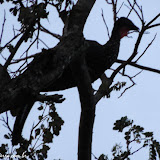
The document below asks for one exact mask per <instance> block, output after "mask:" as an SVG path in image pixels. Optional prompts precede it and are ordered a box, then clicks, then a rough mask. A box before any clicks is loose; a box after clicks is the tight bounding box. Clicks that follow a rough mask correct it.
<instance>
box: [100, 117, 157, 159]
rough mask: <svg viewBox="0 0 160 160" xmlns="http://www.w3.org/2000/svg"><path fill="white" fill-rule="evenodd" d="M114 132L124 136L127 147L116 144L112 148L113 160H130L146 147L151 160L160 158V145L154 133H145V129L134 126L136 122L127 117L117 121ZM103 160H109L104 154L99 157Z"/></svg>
mask: <svg viewBox="0 0 160 160" xmlns="http://www.w3.org/2000/svg"><path fill="white" fill-rule="evenodd" d="M113 130H117V131H118V132H122V133H123V134H124V140H125V144H126V147H124V146H122V145H121V144H115V146H114V147H113V148H112V155H113V159H112V160H125V159H126V160H130V157H131V156H132V155H134V154H135V153H137V152H139V151H140V150H142V149H143V148H146V147H148V148H149V160H158V159H159V158H160V143H159V142H158V141H157V140H155V139H154V136H153V132H145V131H144V128H143V127H141V126H140V125H136V124H134V121H133V120H130V119H128V117H127V116H125V117H122V118H121V119H120V120H117V121H116V122H115V123H114V127H113ZM124 148H125V149H124ZM133 148H134V149H133ZM135 148H136V149H135ZM101 159H102V160H109V159H108V157H107V156H105V155H104V154H102V155H101V156H100V157H99V160H101Z"/></svg>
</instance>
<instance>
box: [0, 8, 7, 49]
mask: <svg viewBox="0 0 160 160" xmlns="http://www.w3.org/2000/svg"><path fill="white" fill-rule="evenodd" d="M5 22H6V11H5V10H4V20H3V24H2V31H1V36H0V46H1V43H2V37H3V32H4V25H5Z"/></svg>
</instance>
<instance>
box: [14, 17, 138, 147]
mask: <svg viewBox="0 0 160 160" xmlns="http://www.w3.org/2000/svg"><path fill="white" fill-rule="evenodd" d="M131 30H132V31H138V30H139V28H138V27H137V26H136V25H134V24H133V22H132V21H131V20H129V19H128V18H125V17H121V18H119V19H118V20H117V21H116V22H115V23H114V27H113V30H112V34H111V37H110V39H109V41H108V42H107V43H106V44H104V45H101V44H99V43H98V42H96V41H91V40H85V45H86V46H87V47H86V50H85V51H84V53H85V61H86V65H87V68H88V72H89V75H90V78H91V82H92V83H93V82H94V81H96V80H97V79H98V78H100V77H101V75H102V74H103V73H104V72H105V71H106V70H107V69H109V68H110V67H111V66H112V64H113V63H114V62H115V61H116V60H117V57H118V53H119V47H120V40H121V39H122V38H123V37H125V36H127V34H128V32H129V31H131ZM71 63H72V62H71ZM76 86H77V84H76V81H75V80H74V76H73V75H72V70H71V65H68V66H67V67H66V68H65V69H64V71H63V73H62V75H61V77H59V78H58V79H57V80H56V81H55V82H53V84H52V83H51V84H49V85H48V86H47V87H45V88H44V89H43V90H42V92H48V91H60V90H65V89H69V88H72V87H76ZM33 104H34V101H31V103H29V104H26V105H25V106H24V107H22V108H21V110H20V111H19V114H18V115H17V117H16V121H15V124H14V129H13V133H12V144H13V145H17V144H18V143H19V141H20V139H21V133H22V129H23V126H24V123H25V121H26V118H27V117H28V114H29V112H30V110H31V108H32V106H33Z"/></svg>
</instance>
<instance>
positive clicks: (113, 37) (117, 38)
mask: <svg viewBox="0 0 160 160" xmlns="http://www.w3.org/2000/svg"><path fill="white" fill-rule="evenodd" d="M120 40H121V36H120V32H119V30H118V29H115V28H114V29H113V31H112V35H111V38H110V41H117V42H120Z"/></svg>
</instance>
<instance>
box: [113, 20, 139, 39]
mask: <svg viewBox="0 0 160 160" xmlns="http://www.w3.org/2000/svg"><path fill="white" fill-rule="evenodd" d="M138 30H139V28H138V27H137V26H135V25H134V24H133V22H132V21H131V20H129V19H128V18H125V17H121V18H119V19H118V20H117V21H116V22H115V24H114V28H113V32H116V34H117V32H118V33H119V36H120V38H123V37H124V36H127V35H128V32H129V31H138Z"/></svg>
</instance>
